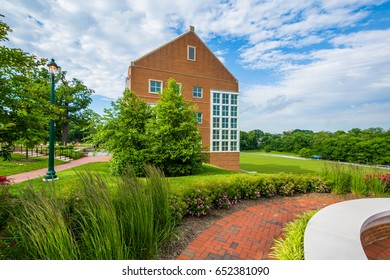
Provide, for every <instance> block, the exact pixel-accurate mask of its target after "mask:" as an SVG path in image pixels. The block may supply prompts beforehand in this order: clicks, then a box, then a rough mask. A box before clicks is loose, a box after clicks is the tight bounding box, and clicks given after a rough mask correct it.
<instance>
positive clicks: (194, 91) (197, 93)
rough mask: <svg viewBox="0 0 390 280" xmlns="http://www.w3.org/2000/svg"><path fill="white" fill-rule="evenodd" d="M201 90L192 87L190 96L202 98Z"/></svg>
mask: <svg viewBox="0 0 390 280" xmlns="http://www.w3.org/2000/svg"><path fill="white" fill-rule="evenodd" d="M202 95H203V89H202V88H201V87H192V96H193V97H195V98H202Z"/></svg>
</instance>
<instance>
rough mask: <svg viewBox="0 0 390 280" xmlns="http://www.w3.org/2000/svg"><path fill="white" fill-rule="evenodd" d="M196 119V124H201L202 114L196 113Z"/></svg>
mask: <svg viewBox="0 0 390 280" xmlns="http://www.w3.org/2000/svg"><path fill="white" fill-rule="evenodd" d="M199 116H200V122H199ZM196 121H197V122H198V124H202V123H203V114H202V113H200V112H198V113H197V114H196Z"/></svg>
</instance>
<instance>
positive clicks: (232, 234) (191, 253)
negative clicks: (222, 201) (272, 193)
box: [177, 197, 341, 260]
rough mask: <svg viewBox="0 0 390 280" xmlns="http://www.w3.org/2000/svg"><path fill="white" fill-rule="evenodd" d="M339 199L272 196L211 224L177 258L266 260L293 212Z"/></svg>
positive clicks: (311, 208) (292, 216)
mask: <svg viewBox="0 0 390 280" xmlns="http://www.w3.org/2000/svg"><path fill="white" fill-rule="evenodd" d="M339 201H341V199H332V198H314V197H292V198H274V199H269V200H268V201H266V202H264V203H261V204H259V205H256V206H252V207H249V208H247V209H244V210H241V211H238V212H235V213H233V214H231V215H229V216H227V217H225V218H223V219H221V220H219V221H217V222H215V223H214V224H213V225H211V226H210V227H209V228H208V229H207V230H205V231H204V232H203V233H201V234H200V235H199V236H198V237H197V238H196V239H195V240H194V241H192V242H191V243H190V244H189V245H188V246H187V248H186V249H185V250H184V251H183V252H182V253H181V255H179V257H178V258H177V259H179V260H267V259H272V258H271V257H270V256H269V253H270V248H271V247H272V245H273V243H274V239H275V238H278V237H279V236H280V235H281V233H282V228H283V227H284V226H285V224H286V223H287V222H289V221H291V220H293V219H294V218H295V215H296V214H299V213H303V212H306V211H309V210H314V209H321V208H323V207H325V206H327V205H330V204H333V203H336V202H339Z"/></svg>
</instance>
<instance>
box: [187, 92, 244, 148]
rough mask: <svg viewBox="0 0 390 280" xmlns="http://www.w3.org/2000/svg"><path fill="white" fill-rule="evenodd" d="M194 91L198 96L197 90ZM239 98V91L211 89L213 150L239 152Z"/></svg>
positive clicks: (211, 137) (211, 136) (211, 144)
mask: <svg viewBox="0 0 390 280" xmlns="http://www.w3.org/2000/svg"><path fill="white" fill-rule="evenodd" d="M194 88H195V87H194ZM193 92H194V96H196V95H197V94H195V90H194V91H193ZM238 98H239V96H238V93H237V92H231V91H223V90H211V94H210V103H211V104H210V111H211V112H212V118H213V119H212V128H211V129H210V139H211V143H210V146H211V147H210V151H211V152H237V151H239V150H240V147H239V143H240V142H239V139H240V133H239V130H238V126H239V125H238V118H239V116H238V111H239V108H238ZM210 121H211V120H210Z"/></svg>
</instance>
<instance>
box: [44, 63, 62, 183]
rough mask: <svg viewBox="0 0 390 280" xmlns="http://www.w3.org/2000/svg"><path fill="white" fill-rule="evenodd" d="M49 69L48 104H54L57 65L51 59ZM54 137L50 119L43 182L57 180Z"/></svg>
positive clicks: (52, 121)
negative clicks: (47, 153) (46, 165)
mask: <svg viewBox="0 0 390 280" xmlns="http://www.w3.org/2000/svg"><path fill="white" fill-rule="evenodd" d="M47 66H48V67H49V71H50V73H51V92H50V104H54V74H55V73H56V71H57V68H58V66H57V64H56V63H55V61H54V59H53V58H52V59H51V60H50V62H49V64H47ZM55 137H56V131H55V127H54V120H53V119H50V138H49V167H48V170H47V172H46V175H45V177H44V179H43V180H44V181H52V180H57V179H58V177H57V174H56V172H55V171H54V142H55Z"/></svg>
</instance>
